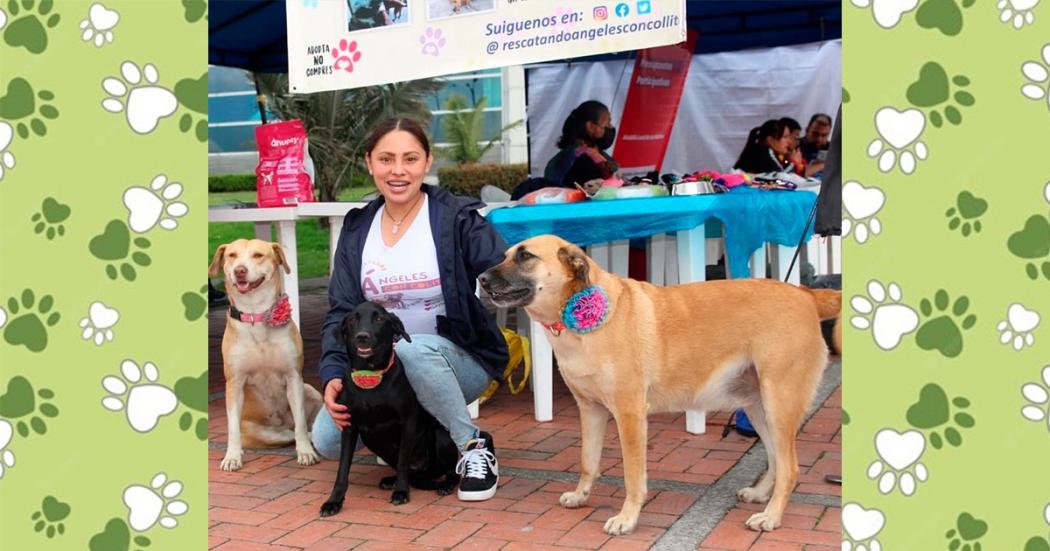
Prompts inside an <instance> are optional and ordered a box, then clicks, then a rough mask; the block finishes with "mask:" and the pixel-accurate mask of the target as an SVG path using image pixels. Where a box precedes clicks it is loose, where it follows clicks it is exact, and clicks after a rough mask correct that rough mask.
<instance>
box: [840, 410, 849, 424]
mask: <svg viewBox="0 0 1050 551" xmlns="http://www.w3.org/2000/svg"><path fill="white" fill-rule="evenodd" d="M849 422H850V417H849V413H846V410H842V426H846V425H848V424H849Z"/></svg>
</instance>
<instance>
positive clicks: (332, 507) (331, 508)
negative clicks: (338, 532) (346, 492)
mask: <svg viewBox="0 0 1050 551" xmlns="http://www.w3.org/2000/svg"><path fill="white" fill-rule="evenodd" d="M342 509H343V501H342V500H339V501H333V500H329V501H326V502H324V505H322V506H321V516H322V517H330V516H332V515H334V514H336V513H338V512H339V511H341V510H342Z"/></svg>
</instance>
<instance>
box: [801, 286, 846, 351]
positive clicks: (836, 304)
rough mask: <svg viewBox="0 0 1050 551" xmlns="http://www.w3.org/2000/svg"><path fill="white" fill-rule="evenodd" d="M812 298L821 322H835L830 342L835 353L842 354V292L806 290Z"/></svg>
mask: <svg viewBox="0 0 1050 551" xmlns="http://www.w3.org/2000/svg"><path fill="white" fill-rule="evenodd" d="M806 290H807V291H809V293H810V295H812V296H813V302H814V303H816V305H817V315H818V316H820V319H822V320H829V319H834V320H835V328H834V329H833V333H832V340H833V341H834V343H835V352H836V353H837V354H839V355H841V354H842V291H837V290H834V289H806Z"/></svg>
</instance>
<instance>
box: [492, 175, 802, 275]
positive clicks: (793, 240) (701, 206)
mask: <svg viewBox="0 0 1050 551" xmlns="http://www.w3.org/2000/svg"><path fill="white" fill-rule="evenodd" d="M816 200H817V194H815V193H813V192H811V191H763V190H758V189H754V188H749V187H744V186H740V187H737V188H734V189H733V191H731V192H729V193H722V194H717V195H691V196H679V197H652V198H647V199H616V200H612V201H585V202H582V203H569V204H558V205H532V206H515V207H505V208H500V209H494V210H492V211H491V212H489V213H488V215H487V216H486V218H488V220H489V221H490V222H492V223H493V224H494V225H495V226H496V229H498V230H499V232H500V234H501V235H503V239H505V240H506V241H507V243H508V244H513V243H517V242H519V241H522V240H525V239H528V238H530V237H535V236H537V235H543V234H554V235H557V236H559V237H561V238H562V239H565V240H566V241H571V242H572V243H575V244H577V245H580V246H581V247H582V246H587V245H592V244H595V243H605V242H609V241H617V240H621V239H633V238H638V237H647V236H650V235H655V234H660V233H666V232H674V231H681V230H691V229H693V228H695V227H696V226H698V225H700V224H702V223H703V222H704V221H705V220H707V219H708V218H717V219H718V220H720V221H721V222H722V223H723V224H724V225H725V232H726V236H725V244H726V254H727V255H728V257H729V266H730V270H731V275H732V277H751V270H750V267H749V265H748V260H749V259H750V258H751V254H752V253H754V252H755V251H756V250H758V248H759V247H760V246H762V244H763V243H766V242H769V243H777V244H779V245H788V246H792V247H793V246H795V245H798V239H799V235H801V234H802V227H803V225H805V224H806V221H807V219H808V217H809V213H810V211H811V210H812V208H813V203H814V202H816ZM812 234H813V230H812V227H810V228H807V229H806V239H807V240H808V239H809V238H810V237H811V236H812Z"/></svg>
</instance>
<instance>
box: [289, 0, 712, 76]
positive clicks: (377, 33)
mask: <svg viewBox="0 0 1050 551" xmlns="http://www.w3.org/2000/svg"><path fill="white" fill-rule="evenodd" d="M285 5H286V6H287V8H286V9H287V13H288V79H289V83H290V87H291V91H292V92H295V93H310V92H323V91H326V90H340V89H347V88H357V87H360V86H370V85H374V84H385V83H389V82H400V81H405V80H413V79H418V78H425V77H433V76H440V75H448V74H454V73H462V72H467V71H476V70H479V69H488V68H492V67H504V66H507V65H521V64H526V63H537V62H541V61H548V60H552V59H566V58H570V57H580V56H587V55H594V54H601V53H606V52H620V51H626V50H638V49H642V48H649V47H653V46H664V45H667V44H677V43H679V42H682V41H684V40H685V27H686V26H685V0H605V1H603V0H301V1H300V0H294V1H293V0H289V1H288V2H286V3H285ZM702 39H703V38H702V37H701V40H702Z"/></svg>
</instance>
